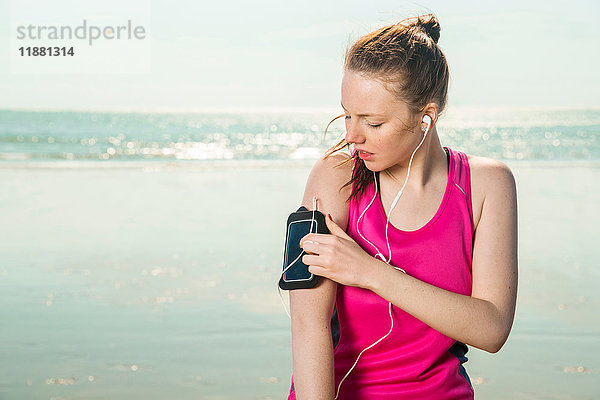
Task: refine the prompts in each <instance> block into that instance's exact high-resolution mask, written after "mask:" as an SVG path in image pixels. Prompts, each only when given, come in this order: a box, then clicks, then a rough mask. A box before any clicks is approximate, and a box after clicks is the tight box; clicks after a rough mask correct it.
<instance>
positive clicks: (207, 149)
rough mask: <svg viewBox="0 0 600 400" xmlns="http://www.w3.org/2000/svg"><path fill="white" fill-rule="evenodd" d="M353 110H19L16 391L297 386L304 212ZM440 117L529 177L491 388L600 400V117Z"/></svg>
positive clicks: (2, 277)
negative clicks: (295, 247)
mask: <svg viewBox="0 0 600 400" xmlns="http://www.w3.org/2000/svg"><path fill="white" fill-rule="evenodd" d="M333 116H334V115H330V114H327V113H321V114H318V113H295V114H292V113H290V114H274V113H271V114H267V113H265V114H261V115H255V114H243V113H239V114H229V115H227V114H205V115H192V114H110V113H105V114H102V113H69V112H17V111H0V205H1V207H0V220H1V221H2V224H0V238H2V240H0V290H1V293H2V295H1V296H0V298H1V299H2V301H0V315H1V316H2V321H3V323H2V324H0V357H1V359H2V361H3V363H2V364H3V367H2V368H0V399H3V400H4V399H172V398H178V399H282V398H285V397H286V394H287V391H288V390H289V378H290V374H291V337H290V322H289V319H288V317H287V315H286V314H285V311H284V309H283V305H282V304H281V301H280V299H279V296H278V292H277V288H276V282H277V279H278V277H279V273H280V270H281V263H282V256H283V240H284V235H285V220H286V218H287V215H288V214H289V212H291V211H292V210H294V209H296V208H297V206H298V203H299V202H300V199H301V197H302V194H303V191H304V184H305V182H306V179H307V177H308V174H309V172H310V168H311V167H312V165H313V163H314V160H315V159H316V157H318V156H319V154H321V153H322V151H324V149H326V147H327V145H329V144H333V143H335V142H337V139H338V137H340V135H341V134H342V133H343V121H338V122H339V123H338V124H337V125H332V127H331V133H330V132H328V134H327V138H326V139H325V141H323V140H322V136H323V134H322V131H323V129H324V127H325V125H326V123H327V122H328V121H329V119H331V118H332V117H333ZM473 116H476V117H477V118H479V119H475V118H473ZM438 129H439V132H440V137H441V140H442V143H443V144H444V145H448V146H450V147H452V148H455V149H460V150H463V151H466V152H467V153H470V154H477V155H483V156H488V157H492V158H497V159H500V160H502V161H504V162H506V163H507V164H508V165H509V166H510V167H511V169H512V170H513V172H514V174H515V178H516V181H517V191H518V196H519V295H518V302H517V313H516V317H515V323H514V326H513V329H512V332H511V336H510V337H509V339H508V342H507V343H506V344H505V346H504V347H503V348H502V350H501V351H500V352H498V353H497V354H488V353H485V352H483V351H481V350H478V349H476V348H473V347H470V349H469V353H467V357H468V358H469V361H468V362H467V363H466V364H465V366H466V369H467V372H468V373H469V376H470V378H471V381H472V382H473V384H474V387H475V393H476V398H477V399H492V400H494V399H498V400H499V399H596V398H600V361H599V360H600V359H599V357H598V354H600V313H598V309H599V308H600V296H599V295H598V284H599V283H600V268H599V265H598V260H599V259H600V248H599V247H598V246H597V244H596V241H597V234H598V226H600V213H598V211H597V210H598V204H600V185H599V184H598V182H600V162H599V161H600V159H599V155H600V146H599V144H598V135H599V133H600V111H599V110H528V111H527V112H526V111H524V110H506V109H497V110H493V109H492V110H487V111H486V112H485V113H482V111H481V110H468V109H463V110H457V111H456V112H454V113H450V112H448V115H447V116H445V117H444V118H443V119H442V120H441V121H440V122H439V128H438ZM50 138H52V139H50ZM328 141H329V142H328ZM110 149H112V150H110ZM69 154H70V155H69ZM105 155H108V157H106V156H105ZM284 298H285V299H286V300H287V296H284Z"/></svg>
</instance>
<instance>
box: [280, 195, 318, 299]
mask: <svg viewBox="0 0 600 400" xmlns="http://www.w3.org/2000/svg"><path fill="white" fill-rule="evenodd" d="M309 233H329V229H327V225H326V223H325V216H324V215H323V214H322V213H321V212H320V211H317V210H315V211H314V219H313V211H312V210H307V209H306V207H304V206H302V207H300V208H299V209H298V210H297V211H296V212H293V213H291V214H290V216H289V217H288V220H287V227H286V239H285V249H284V254H283V270H285V269H286V268H287V267H288V266H289V268H288V269H287V270H285V272H283V273H282V274H281V278H280V280H279V287H280V288H282V289H284V290H293V289H309V288H312V287H314V286H316V285H317V283H318V282H319V276H318V275H314V274H311V273H310V272H309V271H308V265H306V264H304V263H303V262H302V256H304V254H306V252H305V251H304V250H303V249H302V248H301V247H300V246H299V245H300V239H302V238H303V237H304V236H306V235H308V234H309Z"/></svg>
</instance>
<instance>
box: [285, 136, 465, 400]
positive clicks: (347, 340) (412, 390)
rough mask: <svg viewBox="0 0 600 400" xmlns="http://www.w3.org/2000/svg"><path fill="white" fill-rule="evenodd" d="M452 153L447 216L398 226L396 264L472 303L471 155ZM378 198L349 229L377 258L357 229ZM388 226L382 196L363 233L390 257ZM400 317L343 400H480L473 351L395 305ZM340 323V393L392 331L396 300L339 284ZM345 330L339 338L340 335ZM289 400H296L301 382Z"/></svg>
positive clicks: (367, 196) (359, 207)
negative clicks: (469, 368) (470, 364)
mask: <svg viewBox="0 0 600 400" xmlns="http://www.w3.org/2000/svg"><path fill="white" fill-rule="evenodd" d="M445 149H446V152H447V153H448V157H449V172H448V180H447V183H446V190H445V193H444V196H443V199H442V202H441V204H440V206H439V209H438V210H437V212H436V213H435V215H434V216H433V218H432V219H431V220H430V221H429V222H427V223H426V224H425V225H424V226H423V227H421V228H420V229H418V230H415V231H402V230H400V229H397V228H395V227H394V226H393V225H392V224H391V223H390V224H389V225H388V237H389V242H390V248H391V249H392V259H391V261H390V263H391V264H392V265H394V266H398V267H401V268H402V269H404V270H405V271H406V273H407V274H409V275H411V276H413V277H415V278H417V279H420V280H422V281H424V282H427V283H430V284H432V285H435V286H437V287H440V288H443V289H446V290H449V291H452V292H455V293H460V294H463V295H468V296H470V295H471V287H472V279H471V261H472V254H473V217H472V215H473V213H472V210H471V185H470V171H469V164H468V161H467V156H466V154H465V153H463V152H460V151H453V150H451V149H450V148H447V147H445ZM374 194H375V186H374V184H371V185H370V186H369V187H368V188H367V189H366V191H365V192H364V194H363V195H362V196H361V198H359V199H357V200H355V199H353V200H352V201H351V202H350V214H349V220H348V229H347V233H348V235H349V236H350V237H352V238H353V239H354V240H355V241H356V242H357V243H358V244H359V245H360V246H361V247H362V248H363V249H364V250H365V251H366V252H368V253H369V254H371V255H372V256H375V255H376V254H377V250H375V248H373V246H372V245H371V244H369V243H368V242H366V241H365V240H363V239H362V237H361V236H360V234H359V233H358V232H357V230H356V223H357V220H358V217H359V216H360V215H361V213H362V212H363V211H364V210H365V208H367V206H368V205H369V203H370V202H371V199H373V196H374ZM386 220H387V216H386V214H385V211H384V209H383V206H382V204H381V199H380V196H379V193H377V196H376V197H375V200H374V201H373V203H372V204H371V206H370V207H369V209H368V210H367V211H366V212H365V214H364V215H363V216H362V218H361V219H360V224H359V228H360V232H361V234H362V235H363V236H364V237H365V238H367V239H368V240H369V241H370V242H371V243H373V244H374V245H375V246H377V248H378V249H379V250H380V251H381V252H382V253H383V255H384V256H386V257H388V256H389V255H388V254H387V251H388V250H387V244H386V239H385V224H386ZM390 268H391V267H390ZM399 273H400V272H399ZM392 315H393V318H394V329H393V331H392V333H391V334H390V335H389V336H388V337H387V338H385V339H384V340H383V341H381V342H380V343H378V344H377V345H375V346H374V347H372V348H370V349H369V350H367V351H365V352H364V353H363V355H362V356H361V357H360V360H359V361H358V364H357V365H356V366H355V367H354V369H353V370H352V372H351V373H350V375H349V376H348V377H347V378H346V379H345V380H344V382H343V383H342V386H341V388H340V391H339V396H338V399H339V400H351V399H369V400H380V399H381V400H383V399H385V400H389V399H399V398H406V399H415V400H416V399H437V400H444V399H447V400H450V399H453V400H459V399H460V400H465V399H473V397H474V392H473V388H472V385H471V382H470V379H469V377H468V375H467V373H466V370H465V369H464V367H463V366H462V363H464V362H465V361H467V357H465V354H466V352H467V351H468V348H467V346H466V345H465V344H463V343H460V342H458V341H456V340H454V339H451V338H450V337H448V336H445V335H443V334H441V333H440V332H438V331H436V330H435V329H433V328H431V327H429V326H428V325H426V324H425V323H423V322H421V321H420V320H418V319H417V318H415V317H413V316H412V315H410V314H408V313H406V312H405V311H403V310H401V309H400V308H398V307H396V306H393V305H392ZM334 319H335V321H333V320H332V330H333V335H334V346H335V349H334V368H335V392H336V391H337V388H338V385H339V383H340V381H341V379H342V378H343V377H344V376H345V375H346V373H347V372H348V370H349V369H350V368H351V367H352V365H353V364H354V362H355V361H356V358H357V357H358V355H359V353H360V352H361V351H362V350H363V349H365V348H366V347H369V346H370V345H371V344H373V343H374V342H375V341H377V340H378V339H379V338H381V337H382V336H384V335H385V334H386V333H387V332H388V331H389V329H390V316H389V313H388V301H387V300H385V299H384V298H382V297H380V296H379V295H377V294H375V293H373V292H372V291H370V290H366V289H362V288H357V287H352V286H343V285H338V289H337V297H336V313H335V314H334ZM338 327H339V332H336V330H337V328H338ZM288 399H295V393H294V390H293V380H292V387H291V389H290V396H289V397H288Z"/></svg>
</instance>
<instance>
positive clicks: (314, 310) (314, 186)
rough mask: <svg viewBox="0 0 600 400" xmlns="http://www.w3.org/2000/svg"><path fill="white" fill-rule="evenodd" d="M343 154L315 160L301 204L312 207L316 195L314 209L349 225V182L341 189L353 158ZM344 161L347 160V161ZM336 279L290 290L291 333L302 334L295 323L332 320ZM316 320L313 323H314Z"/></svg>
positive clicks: (310, 323) (324, 322)
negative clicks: (312, 286) (315, 207)
mask: <svg viewBox="0 0 600 400" xmlns="http://www.w3.org/2000/svg"><path fill="white" fill-rule="evenodd" d="M349 158H350V156H348V155H346V154H335V155H332V156H330V157H327V158H325V159H323V158H321V159H319V160H317V161H316V162H315V164H314V166H313V167H312V169H311V171H310V174H309V176H308V179H307V182H306V188H305V190H304V197H303V199H302V205H303V206H304V207H306V208H307V209H309V210H312V198H313V196H316V197H317V210H319V211H321V212H322V213H323V214H325V215H327V214H331V217H332V218H333V220H334V221H335V223H336V224H338V225H339V226H341V227H346V226H347V225H348V211H349V206H348V204H347V203H346V199H347V198H348V196H349V195H350V192H351V190H352V186H351V185H348V186H346V187H344V188H343V189H342V186H344V185H345V184H346V182H348V181H349V180H350V178H351V177H352V160H348V159H349ZM346 161H347V162H346ZM336 288H337V283H336V282H335V281H332V280H330V279H326V278H322V279H320V280H319V284H318V285H317V286H316V287H314V288H312V289H297V290H292V291H290V312H291V315H292V336H295V335H296V336H297V335H300V334H302V330H296V328H295V327H296V326H305V327H306V326H312V327H314V326H316V327H317V328H318V329H319V330H320V331H322V327H323V326H328V325H329V323H330V321H331V315H332V313H333V307H334V303H335V296H336ZM315 324H316V325H315Z"/></svg>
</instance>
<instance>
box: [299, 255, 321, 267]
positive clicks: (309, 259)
mask: <svg viewBox="0 0 600 400" xmlns="http://www.w3.org/2000/svg"><path fill="white" fill-rule="evenodd" d="M302 262H303V263H304V264H305V265H308V266H311V265H315V264H318V263H319V256H318V255H313V254H305V255H303V256H302Z"/></svg>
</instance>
